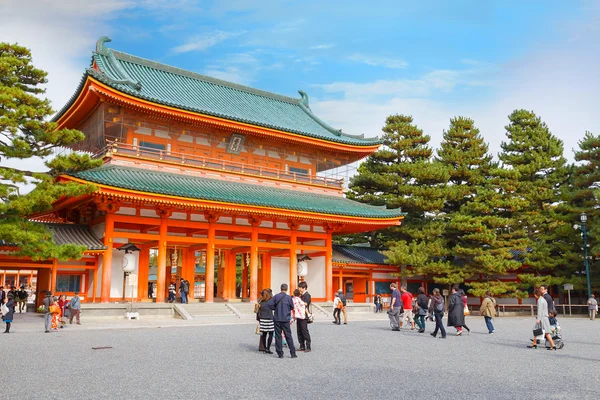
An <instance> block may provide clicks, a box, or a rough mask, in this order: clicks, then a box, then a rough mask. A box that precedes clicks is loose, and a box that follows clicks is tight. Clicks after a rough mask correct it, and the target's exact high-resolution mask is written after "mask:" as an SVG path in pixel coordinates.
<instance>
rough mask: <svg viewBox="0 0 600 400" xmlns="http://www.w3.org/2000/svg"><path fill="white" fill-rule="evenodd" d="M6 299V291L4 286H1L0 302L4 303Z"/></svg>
mask: <svg viewBox="0 0 600 400" xmlns="http://www.w3.org/2000/svg"><path fill="white" fill-rule="evenodd" d="M5 301H6V292H5V291H4V286H0V304H4V302H5Z"/></svg>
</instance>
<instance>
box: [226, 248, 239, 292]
mask: <svg viewBox="0 0 600 400" xmlns="http://www.w3.org/2000/svg"><path fill="white" fill-rule="evenodd" d="M235 264H236V254H235V252H233V251H226V252H225V268H224V275H225V276H224V282H223V298H224V299H225V300H229V299H235V272H236V265H235Z"/></svg>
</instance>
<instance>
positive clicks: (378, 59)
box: [348, 54, 408, 69]
mask: <svg viewBox="0 0 600 400" xmlns="http://www.w3.org/2000/svg"><path fill="white" fill-rule="evenodd" d="M348 60H350V61H353V62H357V63H360V64H367V65H372V66H374V67H385V68H394V69H398V68H406V67H408V62H406V61H405V60H402V59H400V58H392V57H385V56H374V55H367V54H352V55H350V56H348Z"/></svg>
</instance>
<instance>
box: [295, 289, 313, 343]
mask: <svg viewBox="0 0 600 400" xmlns="http://www.w3.org/2000/svg"><path fill="white" fill-rule="evenodd" d="M298 290H299V291H300V299H301V300H302V301H303V302H304V305H305V306H306V318H304V319H300V318H297V319H296V326H297V330H298V341H299V342H300V349H299V350H300V351H306V352H307V353H308V352H310V351H311V349H310V332H308V315H309V314H310V301H311V297H310V293H308V285H307V284H306V282H300V283H299V284H298Z"/></svg>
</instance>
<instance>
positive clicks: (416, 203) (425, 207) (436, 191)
mask: <svg viewBox="0 0 600 400" xmlns="http://www.w3.org/2000/svg"><path fill="white" fill-rule="evenodd" d="M383 132H384V135H383V138H382V139H383V146H382V148H381V149H380V150H379V151H377V152H376V153H374V154H373V155H371V156H370V157H368V159H367V160H366V161H365V162H364V163H363V164H361V166H360V167H359V169H358V174H357V175H356V176H354V177H353V178H352V179H351V181H350V191H349V193H348V197H349V198H351V199H354V200H358V201H361V202H366V203H369V204H373V205H386V206H387V207H388V208H401V209H402V211H404V212H406V213H407V215H406V217H405V220H404V223H403V225H402V227H401V228H390V229H387V230H383V231H380V232H379V233H377V238H376V240H375V241H374V242H372V243H371V244H372V245H377V246H379V247H388V248H389V249H390V250H389V251H387V252H386V256H387V257H388V262H390V263H392V264H395V265H398V266H403V265H411V266H415V265H420V264H421V263H423V262H425V263H427V262H428V260H430V259H432V257H433V256H435V255H443V252H444V248H443V246H442V243H441V242H440V240H441V239H442V235H441V233H442V232H443V222H442V221H438V220H437V216H438V215H439V213H440V211H441V209H442V208H443V206H444V188H443V186H444V185H445V183H446V182H447V181H448V178H449V175H448V172H447V170H446V168H445V167H444V166H443V165H442V164H441V163H438V162H435V161H434V160H432V154H433V150H432V149H431V147H429V140H430V137H429V136H427V135H424V134H423V131H422V130H421V129H419V128H418V127H417V126H415V125H414V124H413V119H412V117H410V116H405V115H391V116H389V117H388V118H387V119H386V125H385V126H384V127H383ZM405 272H406V273H407V274H410V273H411V272H410V271H407V270H405Z"/></svg>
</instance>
